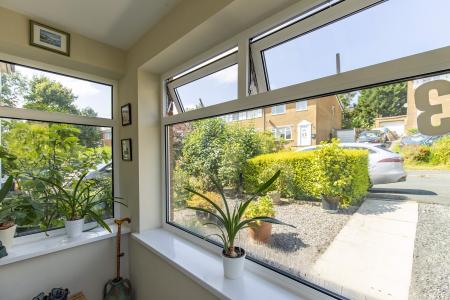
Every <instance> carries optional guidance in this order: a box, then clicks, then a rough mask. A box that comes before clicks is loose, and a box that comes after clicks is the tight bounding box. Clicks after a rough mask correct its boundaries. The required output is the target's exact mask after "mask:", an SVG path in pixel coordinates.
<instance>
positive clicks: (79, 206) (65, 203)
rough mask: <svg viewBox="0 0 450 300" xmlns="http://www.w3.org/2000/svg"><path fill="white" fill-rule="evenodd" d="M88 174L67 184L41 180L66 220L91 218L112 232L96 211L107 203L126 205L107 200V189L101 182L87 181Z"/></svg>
mask: <svg viewBox="0 0 450 300" xmlns="http://www.w3.org/2000/svg"><path fill="white" fill-rule="evenodd" d="M87 174H88V173H84V174H82V175H81V176H80V177H79V178H78V179H77V180H70V181H68V182H67V183H66V184H60V183H59V182H57V181H56V180H51V179H47V178H39V180H40V181H42V182H44V183H46V184H47V185H49V186H50V187H51V189H52V190H53V193H54V194H53V197H54V198H55V199H56V206H57V211H58V213H59V214H60V215H62V216H64V217H65V218H66V220H68V221H75V220H80V219H83V218H85V217H90V218H92V219H93V220H94V221H96V222H97V223H98V224H99V225H100V226H102V227H103V228H105V229H106V230H108V231H109V232H111V228H110V227H109V226H108V224H106V223H105V221H103V218H102V216H101V215H100V214H99V212H98V211H97V210H96V209H97V208H98V207H99V206H101V205H104V204H105V202H106V201H112V202H117V203H120V204H122V205H125V204H123V203H122V202H120V201H117V200H115V199H114V198H110V199H105V194H107V192H106V189H107V187H106V186H104V185H101V184H99V180H96V179H86V175H87Z"/></svg>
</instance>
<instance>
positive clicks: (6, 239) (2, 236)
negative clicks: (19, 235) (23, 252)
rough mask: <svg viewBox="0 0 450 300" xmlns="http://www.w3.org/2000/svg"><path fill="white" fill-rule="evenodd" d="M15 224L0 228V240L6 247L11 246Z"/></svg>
mask: <svg viewBox="0 0 450 300" xmlns="http://www.w3.org/2000/svg"><path fill="white" fill-rule="evenodd" d="M16 228H17V225H13V226H11V227H8V228H6V229H0V241H1V242H2V244H3V246H5V248H6V249H8V248H11V247H12V245H13V241H14V234H15V233H16Z"/></svg>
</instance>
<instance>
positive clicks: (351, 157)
mask: <svg viewBox="0 0 450 300" xmlns="http://www.w3.org/2000/svg"><path fill="white" fill-rule="evenodd" d="M339 154H340V155H341V156H342V157H343V160H342V159H341V165H340V166H339V168H341V169H342V174H347V175H346V176H348V177H347V178H345V182H346V184H345V186H344V188H343V189H342V190H343V191H342V192H340V194H339V196H340V197H341V205H342V206H346V205H349V204H357V203H358V202H359V201H360V200H361V199H362V198H363V197H364V196H365V195H366V193H367V190H368V188H369V185H370V183H369V172H368V152H367V151H364V150H349V149H339ZM318 159H319V156H318V150H315V151H306V152H279V153H272V154H265V155H260V156H257V157H254V158H252V159H249V160H248V161H247V163H246V165H245V166H244V170H243V175H244V188H245V189H246V190H247V191H249V192H250V189H251V188H252V187H255V186H257V185H259V184H261V183H263V182H265V181H267V180H268V179H269V178H270V177H271V176H272V175H273V174H274V173H275V172H276V171H277V170H281V175H280V177H279V179H278V180H277V181H276V183H275V184H274V185H273V186H272V190H278V191H279V192H280V193H281V195H282V197H285V198H294V199H310V200H311V199H319V198H320V193H321V192H320V188H321V183H320V182H318V178H319V177H320V176H319V174H320V172H321V171H320V170H319V164H318V163H317V162H318Z"/></svg>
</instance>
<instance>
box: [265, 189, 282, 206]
mask: <svg viewBox="0 0 450 300" xmlns="http://www.w3.org/2000/svg"><path fill="white" fill-rule="evenodd" d="M267 195H269V196H270V197H271V198H272V202H273V204H275V205H281V204H283V201H281V193H280V192H278V191H273V192H269V193H267Z"/></svg>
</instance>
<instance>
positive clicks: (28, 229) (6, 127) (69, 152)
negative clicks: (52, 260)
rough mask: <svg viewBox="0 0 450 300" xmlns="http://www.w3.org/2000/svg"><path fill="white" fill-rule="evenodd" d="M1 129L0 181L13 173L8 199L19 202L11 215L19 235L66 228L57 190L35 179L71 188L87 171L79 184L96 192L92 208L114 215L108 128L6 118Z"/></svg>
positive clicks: (102, 213) (109, 133)
mask: <svg viewBox="0 0 450 300" xmlns="http://www.w3.org/2000/svg"><path fill="white" fill-rule="evenodd" d="M0 127H1V131H0V138H1V147H2V149H1V153H0V154H1V155H0V156H1V168H0V173H1V174H0V177H1V182H3V183H4V182H5V181H6V179H7V177H8V176H13V177H14V185H13V188H12V190H11V191H10V193H9V194H8V197H7V200H6V201H14V202H15V203H19V204H20V205H21V206H19V208H20V209H17V210H15V211H14V213H12V214H10V215H9V216H10V219H13V220H14V222H15V223H16V224H17V225H18V228H17V234H18V235H24V234H31V233H35V232H40V231H41V230H44V229H53V228H58V227H62V226H64V213H63V210H62V209H61V203H59V204H58V205H57V202H56V201H57V199H59V196H58V193H57V191H56V190H55V189H53V187H54V186H53V185H52V184H51V183H49V182H46V181H43V180H39V179H37V178H42V179H44V180H49V181H51V182H53V183H55V184H58V185H60V186H63V187H64V188H65V189H66V190H70V189H71V188H73V185H74V184H75V182H76V181H77V180H78V178H80V176H82V175H83V174H87V175H86V177H85V179H84V180H83V182H84V183H83V184H92V187H91V188H90V192H91V193H95V192H98V194H97V195H96V196H95V198H94V199H95V201H100V202H99V204H97V205H95V207H94V208H93V210H94V211H96V212H97V213H98V214H99V216H101V217H102V218H104V219H106V218H111V217H112V216H113V203H112V202H111V201H110V199H111V198H112V195H113V182H112V148H111V145H112V129H111V128H109V127H95V126H85V125H71V124H61V123H49V122H36V121H26V120H13V119H5V118H2V119H1V120H0ZM86 191H87V190H86ZM108 199H109V200H108ZM102 200H104V201H102ZM2 205H3V203H1V204H0V208H1V207H2ZM64 211H66V210H64ZM89 221H92V220H91V219H89V218H88V219H87V220H86V222H89ZM0 223H2V220H0Z"/></svg>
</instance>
